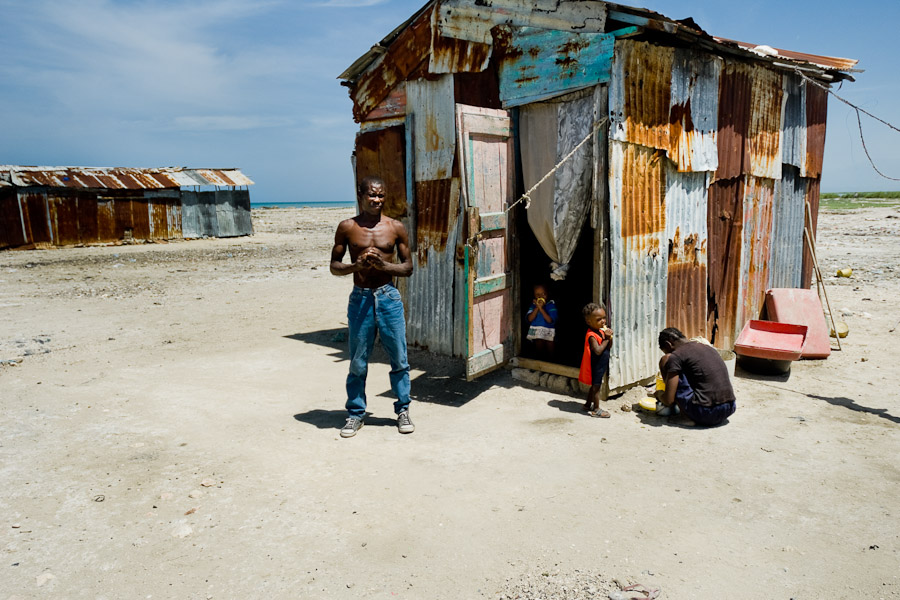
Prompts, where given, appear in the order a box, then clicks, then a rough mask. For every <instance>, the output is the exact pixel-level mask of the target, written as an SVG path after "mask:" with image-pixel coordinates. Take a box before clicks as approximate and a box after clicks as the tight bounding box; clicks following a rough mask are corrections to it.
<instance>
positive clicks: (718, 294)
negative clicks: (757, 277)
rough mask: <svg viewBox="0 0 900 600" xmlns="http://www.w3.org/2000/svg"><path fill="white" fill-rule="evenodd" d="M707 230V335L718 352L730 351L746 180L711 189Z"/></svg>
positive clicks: (726, 181)
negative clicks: (722, 350) (720, 350)
mask: <svg viewBox="0 0 900 600" xmlns="http://www.w3.org/2000/svg"><path fill="white" fill-rule="evenodd" d="M706 226H707V232H708V235H709V242H708V253H709V254H708V263H707V264H708V270H707V276H708V281H709V292H708V293H709V297H708V299H707V311H708V316H707V333H708V334H709V339H710V341H711V342H713V344H714V345H715V346H716V347H717V348H721V349H725V350H731V348H732V347H733V346H734V339H735V327H736V323H737V306H738V291H739V285H740V273H741V251H742V248H743V227H744V178H743V177H735V178H732V179H720V180H718V181H716V182H714V183H713V184H712V185H710V186H709V194H708V208H707V221H706Z"/></svg>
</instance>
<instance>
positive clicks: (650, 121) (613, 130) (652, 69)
mask: <svg viewBox="0 0 900 600" xmlns="http://www.w3.org/2000/svg"><path fill="white" fill-rule="evenodd" d="M674 52H675V51H674V49H673V48H670V47H662V46H654V45H653V44H649V43H646V42H636V41H632V40H617V41H616V45H615V57H614V59H613V68H612V78H611V80H610V86H609V111H610V136H611V137H612V139H614V140H618V141H620V142H631V143H633V144H641V145H642V146H647V147H650V148H657V149H659V150H665V151H668V150H669V147H670V146H671V127H670V125H669V113H670V109H671V97H672V94H671V92H672V61H673V58H674Z"/></svg>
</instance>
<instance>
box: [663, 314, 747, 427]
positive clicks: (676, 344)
mask: <svg viewBox="0 0 900 600" xmlns="http://www.w3.org/2000/svg"><path fill="white" fill-rule="evenodd" d="M659 349H660V350H662V351H663V357H662V358H661V359H660V360H659V372H660V373H661V374H662V377H663V380H664V381H665V384H666V389H665V391H664V392H663V393H662V397H661V398H660V399H659V401H660V402H661V403H662V404H664V405H665V406H667V407H671V406H673V405H675V406H677V407H678V408H679V409H680V410H681V413H682V414H683V415H685V416H686V417H687V418H689V419H690V420H692V421H694V423H696V424H697V425H703V426H706V427H712V426H715V425H721V424H722V423H723V422H725V420H726V419H727V418H728V417H730V416H731V415H732V414H734V410H735V398H734V388H732V387H731V379H730V378H729V376H728V368H727V367H726V366H725V361H723V360H722V357H721V356H719V352H718V351H717V350H716V349H715V348H713V347H712V346H707V345H706V344H701V343H699V342H692V341H690V340H688V339H687V338H686V337H684V334H683V333H681V331H679V330H678V329H676V328H675V327H668V328H666V329H663V330H662V331H661V332H660V333H659ZM673 410H674V409H673Z"/></svg>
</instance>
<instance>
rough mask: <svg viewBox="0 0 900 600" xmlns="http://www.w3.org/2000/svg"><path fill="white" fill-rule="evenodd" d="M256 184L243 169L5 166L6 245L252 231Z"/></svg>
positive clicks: (0, 175) (1, 172) (1, 177)
mask: <svg viewBox="0 0 900 600" xmlns="http://www.w3.org/2000/svg"><path fill="white" fill-rule="evenodd" d="M250 185H253V181H251V180H250V179H249V178H248V177H247V176H246V175H244V174H243V173H241V172H240V170H238V169H184V168H175V167H170V168H159V169H133V168H92V167H23V166H10V165H0V249H2V248H44V247H51V246H71V245H90V244H107V243H119V242H130V241H156V240H173V239H186V238H200V237H232V236H241V235H252V234H253V224H252V223H251V220H250V192H249V190H248V189H247V188H248V186H250ZM204 188H206V189H204ZM209 188H215V189H213V190H210V189H209ZM201 190H203V191H201Z"/></svg>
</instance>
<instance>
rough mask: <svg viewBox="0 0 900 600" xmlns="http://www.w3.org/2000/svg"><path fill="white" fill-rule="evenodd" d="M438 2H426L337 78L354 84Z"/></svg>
mask: <svg viewBox="0 0 900 600" xmlns="http://www.w3.org/2000/svg"><path fill="white" fill-rule="evenodd" d="M436 3H437V0H428V2H426V3H425V5H424V6H423V7H422V8H420V9H419V10H417V11H416V12H415V13H414V14H413V15H412V16H411V17H410V18H408V19H407V20H405V21H404V22H403V23H401V24H400V25H398V26H397V27H395V28H394V30H393V31H391V32H390V33H389V34H387V35H386V36H384V38H382V40H381V41H380V42H378V43H377V44H375V45H374V46H372V47H371V48H370V49H369V51H368V52H366V53H365V54H363V55H362V56H360V57H359V58H357V59H356V60H355V61H353V64H352V65H350V66H349V67H347V68H346V69H344V72H343V73H341V74H340V75H338V76H337V79H340V80H341V82H342V85H352V84H353V83H354V82H355V81H356V80H357V78H359V76H360V75H361V74H362V73H363V72H365V71H366V69H368V68H369V67H370V66H371V65H372V63H373V62H375V61H376V60H378V57H379V56H381V55H382V54H384V53H385V52H387V50H388V47H389V46H390V45H391V44H392V43H394V40H396V39H397V37H398V36H399V35H400V34H401V33H402V32H403V30H404V29H406V28H407V27H409V26H410V25H411V24H412V23H413V22H414V21H415V20H416V19H418V18H419V16H420V15H421V14H422V13H424V12H425V11H426V10H428V9H430V8H431V7H432V5H434V4H436Z"/></svg>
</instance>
